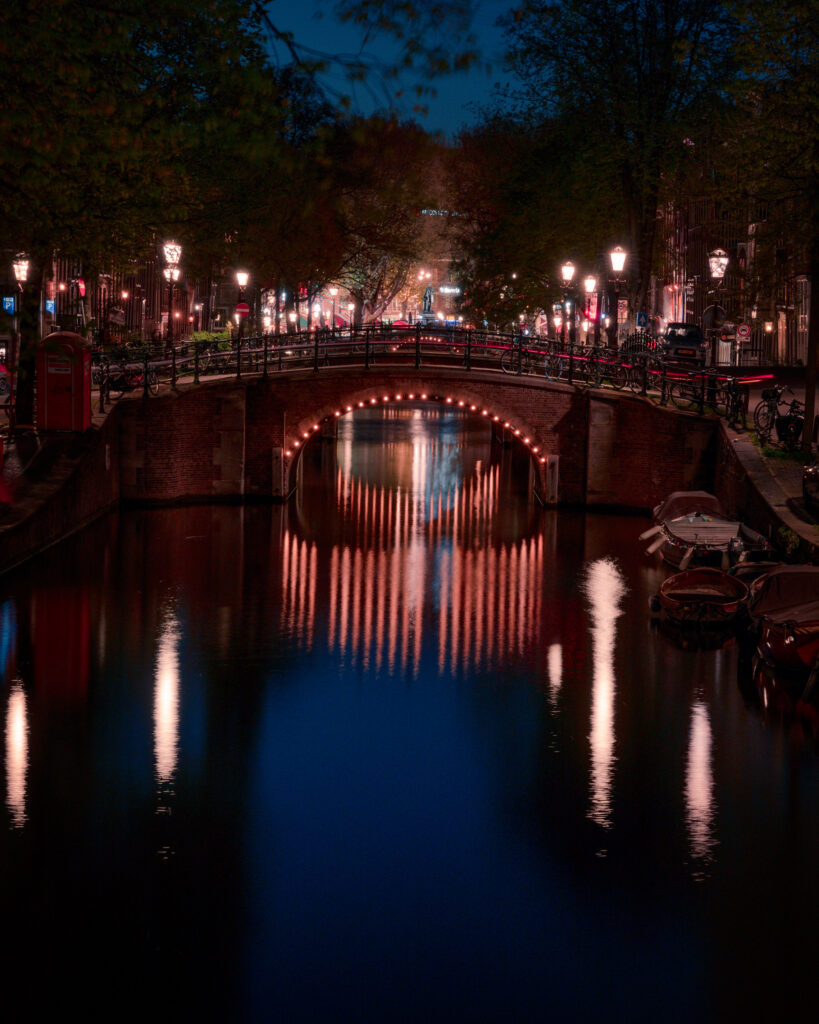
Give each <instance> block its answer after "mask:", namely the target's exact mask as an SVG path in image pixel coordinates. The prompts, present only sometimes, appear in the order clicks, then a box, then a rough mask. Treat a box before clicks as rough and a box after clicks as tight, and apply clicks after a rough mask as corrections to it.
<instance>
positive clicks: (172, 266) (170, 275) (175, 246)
mask: <svg viewBox="0 0 819 1024" xmlns="http://www.w3.org/2000/svg"><path fill="white" fill-rule="evenodd" d="M162 253H163V255H164V257H165V263H166V264H167V266H166V267H165V270H164V274H165V280H166V281H167V282H168V345H169V346H171V347H173V286H174V281H178V280H179V261H180V260H181V259H182V246H181V245H180V244H179V242H165V244H164V245H163V246H162Z"/></svg>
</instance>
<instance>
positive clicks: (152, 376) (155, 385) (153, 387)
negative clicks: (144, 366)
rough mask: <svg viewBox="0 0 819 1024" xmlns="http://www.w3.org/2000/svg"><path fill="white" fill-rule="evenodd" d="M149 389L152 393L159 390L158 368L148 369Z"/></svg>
mask: <svg viewBox="0 0 819 1024" xmlns="http://www.w3.org/2000/svg"><path fill="white" fill-rule="evenodd" d="M148 390H149V391H150V392H151V394H152V395H155V394H157V393H158V392H159V380H158V379H157V376H156V370H148Z"/></svg>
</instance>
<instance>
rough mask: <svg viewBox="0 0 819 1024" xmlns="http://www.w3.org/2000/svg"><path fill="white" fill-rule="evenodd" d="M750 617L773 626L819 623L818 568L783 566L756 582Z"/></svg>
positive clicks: (814, 566)
mask: <svg viewBox="0 0 819 1024" xmlns="http://www.w3.org/2000/svg"><path fill="white" fill-rule="evenodd" d="M750 610H751V614H752V615H753V616H754V618H760V617H762V616H765V617H766V618H768V619H770V620H771V621H772V622H787V621H788V620H790V619H794V620H796V621H797V622H812V621H819V565H782V566H779V568H777V569H772V570H771V571H770V572H769V573H766V574H765V575H764V576H760V578H759V579H758V580H755V581H754V583H753V586H752V597H751V608H750Z"/></svg>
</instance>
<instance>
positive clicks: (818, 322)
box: [802, 191, 819, 452]
mask: <svg viewBox="0 0 819 1024" xmlns="http://www.w3.org/2000/svg"><path fill="white" fill-rule="evenodd" d="M818 363H819V201H817V198H816V192H815V191H814V200H813V238H812V239H811V247H810V307H809V309H808V355H807V367H806V372H805V423H804V426H803V428H802V448H803V449H804V450H805V451H808V452H809V451H810V449H811V443H812V441H813V420H814V417H815V415H816V379H817V364H818Z"/></svg>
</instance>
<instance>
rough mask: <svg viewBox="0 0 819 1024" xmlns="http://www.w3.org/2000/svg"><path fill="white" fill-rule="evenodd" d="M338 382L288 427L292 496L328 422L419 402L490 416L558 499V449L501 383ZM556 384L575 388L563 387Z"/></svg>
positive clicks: (538, 482)
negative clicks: (330, 394)
mask: <svg viewBox="0 0 819 1024" xmlns="http://www.w3.org/2000/svg"><path fill="white" fill-rule="evenodd" d="M404 376H406V375H402V377H404ZM538 383H539V384H540V387H541V388H543V387H544V385H543V384H542V383H541V382H538ZM339 384H340V387H339V389H338V392H337V394H336V395H335V396H334V398H333V400H332V401H330V402H328V401H326V400H324V401H321V402H319V403H317V404H316V405H315V407H314V408H309V409H304V410H300V411H299V413H298V416H297V418H295V419H294V420H293V421H292V422H291V425H290V428H289V429H287V430H286V431H285V436H284V438H283V458H284V475H285V481H284V487H285V490H286V491H287V493H288V494H289V493H292V491H293V490H294V489H295V487H296V484H297V478H298V465H299V462H300V459H301V453H302V452H303V451H304V448H305V446H306V445H307V444H308V443H309V442H310V441H311V440H312V439H313V438H315V437H321V436H325V435H326V433H327V429H328V426H331V425H334V424H335V422H336V421H337V420H339V419H340V418H341V417H342V416H345V415H350V414H355V412H356V411H358V410H363V409H374V408H386V407H390V406H398V405H401V404H406V403H418V404H429V405H430V406H439V407H441V408H443V409H446V408H452V409H456V410H461V411H463V412H468V413H472V414H473V415H475V416H480V417H482V418H484V419H486V421H487V423H488V424H489V425H490V427H491V429H492V431H493V436H494V437H496V438H497V439H498V440H499V441H501V442H502V443H504V444H507V445H510V446H519V448H520V449H521V451H522V452H524V453H525V454H526V455H527V456H528V458H529V460H530V464H531V474H530V475H531V479H532V485H533V489H534V492H535V494H536V496H537V497H538V498H539V499H540V500H541V501H551V502H553V501H554V500H556V486H557V482H556V479H555V474H556V471H557V465H558V463H557V455H556V453H554V452H552V453H550V452H549V450H548V440H547V439H545V438H544V437H543V436H542V434H543V431H542V429H539V428H538V425H537V424H536V423H533V422H531V421H530V419H529V418H528V417H527V415H526V412H525V409H521V407H520V403H517V406H518V407H517V408H515V407H514V403H511V402H510V401H509V396H508V394H507V393H506V389H500V388H498V387H497V383H496V382H495V388H494V389H493V392H492V393H491V394H488V393H487V390H486V387H485V385H484V386H483V387H481V386H480V385H479V386H474V385H473V384H472V382H471V381H469V380H463V379H457V378H454V379H449V380H443V381H442V380H441V379H440V378H437V379H436V378H429V379H423V378H417V379H415V380H413V381H412V382H410V383H409V384H408V386H407V382H406V381H404V382H403V385H402V383H400V382H399V384H398V385H397V386H396V382H395V381H393V380H387V379H385V377H383V376H379V377H378V378H376V379H372V380H366V381H361V380H354V381H353V380H349V381H348V382H347V384H346V385H345V381H344V378H341V379H340V380H339ZM553 386H555V387H558V388H563V390H570V389H566V388H565V386H563V385H553ZM513 390H517V389H516V388H513ZM294 412H295V410H294Z"/></svg>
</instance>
